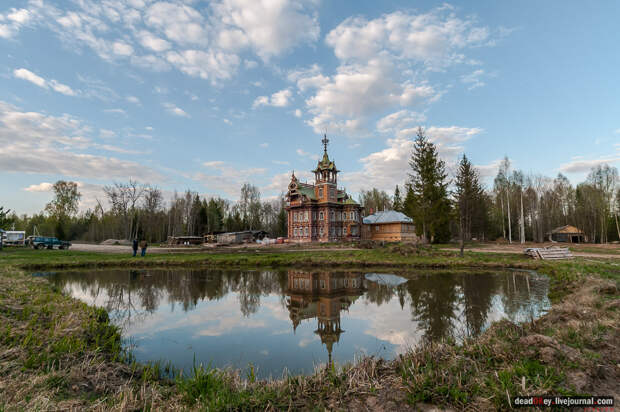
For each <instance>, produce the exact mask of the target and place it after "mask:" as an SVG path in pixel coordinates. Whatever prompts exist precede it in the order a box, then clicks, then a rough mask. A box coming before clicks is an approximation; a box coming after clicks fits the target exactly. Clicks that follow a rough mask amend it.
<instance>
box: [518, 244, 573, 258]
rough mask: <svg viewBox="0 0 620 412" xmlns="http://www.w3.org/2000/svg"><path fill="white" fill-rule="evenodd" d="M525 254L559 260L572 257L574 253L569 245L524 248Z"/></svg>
mask: <svg viewBox="0 0 620 412" xmlns="http://www.w3.org/2000/svg"><path fill="white" fill-rule="evenodd" d="M524 252H525V254H526V255H528V256H530V257H531V258H534V259H542V260H559V259H572V258H573V254H572V253H571V251H570V250H568V248H567V247H556V246H551V247H544V248H542V247H530V248H527V249H525V250H524Z"/></svg>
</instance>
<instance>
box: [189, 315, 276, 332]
mask: <svg viewBox="0 0 620 412" xmlns="http://www.w3.org/2000/svg"><path fill="white" fill-rule="evenodd" d="M202 323H212V324H210V325H208V327H207V328H206V329H201V330H199V331H198V332H196V333H195V334H194V336H220V335H224V334H226V333H229V332H231V331H232V330H233V329H237V328H264V327H265V326H267V325H266V324H265V322H263V321H258V322H256V321H252V320H250V319H247V318H242V319H239V318H238V317H237V316H236V315H234V314H231V313H229V314H227V316H226V317H224V318H220V319H217V320H213V319H211V320H206V321H203V322H202ZM213 323H215V324H213Z"/></svg>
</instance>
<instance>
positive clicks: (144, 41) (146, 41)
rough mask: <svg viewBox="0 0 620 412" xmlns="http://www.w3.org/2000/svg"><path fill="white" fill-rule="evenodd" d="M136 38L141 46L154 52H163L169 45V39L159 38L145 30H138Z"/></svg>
mask: <svg viewBox="0 0 620 412" xmlns="http://www.w3.org/2000/svg"><path fill="white" fill-rule="evenodd" d="M138 39H139V41H140V44H141V45H142V46H143V47H146V48H147V49H150V50H152V51H155V52H163V51H166V50H168V49H169V48H170V47H171V45H170V42H169V41H167V40H164V39H161V38H159V37H157V36H155V35H154V34H153V33H151V32H149V31H147V30H142V31H140V33H138Z"/></svg>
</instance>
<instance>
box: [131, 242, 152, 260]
mask: <svg viewBox="0 0 620 412" xmlns="http://www.w3.org/2000/svg"><path fill="white" fill-rule="evenodd" d="M148 246H149V244H148V243H146V240H145V239H142V240H141V241H140V242H138V239H134V240H133V243H132V245H131V248H132V249H133V255H134V256H136V254H137V253H138V247H140V249H141V253H140V255H141V256H145V255H146V248H147V247H148Z"/></svg>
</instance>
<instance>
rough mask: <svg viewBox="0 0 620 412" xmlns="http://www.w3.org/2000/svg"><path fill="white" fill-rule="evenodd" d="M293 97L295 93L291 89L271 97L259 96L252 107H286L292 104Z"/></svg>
mask: <svg viewBox="0 0 620 412" xmlns="http://www.w3.org/2000/svg"><path fill="white" fill-rule="evenodd" d="M292 96H293V93H292V92H291V91H290V90H289V89H284V90H280V91H279V92H275V93H274V94H272V95H271V97H267V96H258V97H257V98H256V99H255V100H254V103H253V104H252V107H255V108H256V107H260V106H273V107H286V106H288V105H289V104H290V99H291V97H292Z"/></svg>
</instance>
